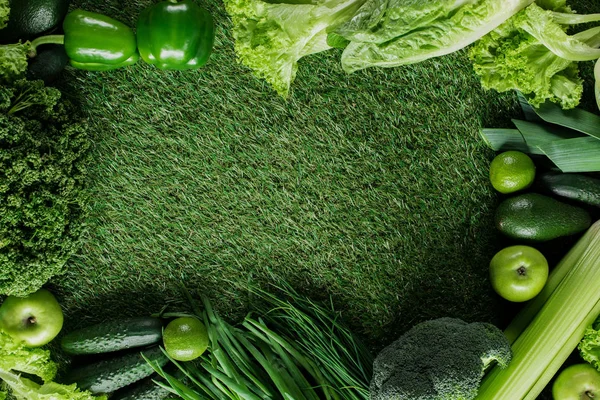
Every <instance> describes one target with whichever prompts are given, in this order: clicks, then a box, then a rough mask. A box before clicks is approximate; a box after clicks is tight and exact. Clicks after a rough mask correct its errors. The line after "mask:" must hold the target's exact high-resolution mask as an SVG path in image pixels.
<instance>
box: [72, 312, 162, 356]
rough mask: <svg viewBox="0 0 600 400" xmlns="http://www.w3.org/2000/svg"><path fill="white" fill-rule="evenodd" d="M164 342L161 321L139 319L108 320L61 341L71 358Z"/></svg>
mask: <svg viewBox="0 0 600 400" xmlns="http://www.w3.org/2000/svg"><path fill="white" fill-rule="evenodd" d="M161 339H162V321H161V320H160V319H159V318H152V317H140V318H129V319H123V320H119V321H109V322H104V323H101V324H97V325H93V326H89V327H86V328H82V329H79V330H77V331H73V332H71V333H69V334H67V335H65V336H64V337H63V338H62V340H61V347H62V349H63V350H64V351H65V352H66V353H67V354H71V355H82V354H100V353H109V352H113V351H119V350H126V349H130V348H134V347H143V346H149V345H152V344H156V343H158V342H160V340H161Z"/></svg>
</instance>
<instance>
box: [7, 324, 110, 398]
mask: <svg viewBox="0 0 600 400" xmlns="http://www.w3.org/2000/svg"><path fill="white" fill-rule="evenodd" d="M56 371H57V366H56V363H54V362H53V361H52V360H51V359H50V352H49V351H48V350H42V349H40V348H29V347H25V346H24V345H23V344H22V343H18V342H15V341H14V340H13V339H12V338H11V337H10V336H8V335H7V334H5V333H3V332H0V379H1V380H2V381H3V382H4V385H5V387H8V388H10V392H11V395H12V396H13V397H14V398H16V399H17V400H102V398H98V397H93V396H92V394H91V393H89V392H87V391H83V392H82V391H80V390H79V389H78V388H77V385H61V384H58V383H55V382H52V380H53V379H54V377H55V376H56ZM22 373H26V374H28V376H31V377H37V379H39V380H40V381H41V382H43V384H38V383H36V382H34V381H33V380H31V379H28V378H25V377H23V376H22ZM6 396H7V393H6V392H0V399H3V398H6ZM105 399H106V398H105V397H104V400H105Z"/></svg>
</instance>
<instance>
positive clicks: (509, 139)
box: [479, 128, 535, 153]
mask: <svg viewBox="0 0 600 400" xmlns="http://www.w3.org/2000/svg"><path fill="white" fill-rule="evenodd" d="M479 134H480V135H481V137H482V138H483V140H484V141H485V143H486V144H487V145H488V147H489V148H491V149H492V150H495V151H507V150H517V151H522V152H523V153H531V151H532V150H535V149H530V148H529V146H527V143H526V142H525V138H523V135H521V133H520V132H519V130H518V129H501V128H498V129H494V128H484V129H482V130H480V131H479Z"/></svg>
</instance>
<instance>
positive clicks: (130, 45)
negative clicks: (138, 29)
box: [63, 10, 139, 71]
mask: <svg viewBox="0 0 600 400" xmlns="http://www.w3.org/2000/svg"><path fill="white" fill-rule="evenodd" d="M63 30H64V31H65V50H66V52H67V55H68V56H69V58H70V59H71V65H72V66H74V67H75V68H79V69H87V70H90V71H105V70H110V69H115V68H120V67H125V66H128V65H132V64H135V63H136V62H137V60H138V59H139V54H138V52H137V43H136V40H135V34H134V33H133V31H132V30H131V28H130V27H128V26H127V25H125V24H123V23H122V22H119V21H117V20H115V19H112V18H110V17H107V16H105V15H102V14H97V13H93V12H89V11H83V10H75V11H73V12H71V13H69V14H67V16H66V17H65V20H64V22H63Z"/></svg>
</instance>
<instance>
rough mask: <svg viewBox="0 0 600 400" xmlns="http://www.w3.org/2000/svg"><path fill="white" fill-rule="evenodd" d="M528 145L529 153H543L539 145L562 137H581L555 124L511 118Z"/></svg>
mask: <svg viewBox="0 0 600 400" xmlns="http://www.w3.org/2000/svg"><path fill="white" fill-rule="evenodd" d="M512 122H513V124H515V126H516V127H517V129H518V130H519V132H520V133H521V135H523V139H524V140H525V143H526V144H527V147H529V149H530V151H529V153H531V154H544V152H543V151H542V150H540V149H539V146H542V145H545V144H547V143H550V142H555V141H557V140H562V139H573V138H576V137H582V136H583V135H582V134H581V133H578V132H575V131H573V130H570V129H566V128H563V127H561V126H557V125H548V124H537V123H535V122H529V121H522V120H518V119H513V120H512Z"/></svg>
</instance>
